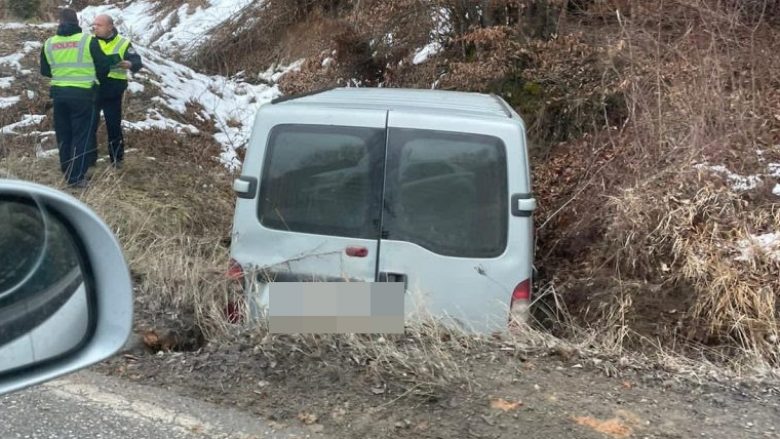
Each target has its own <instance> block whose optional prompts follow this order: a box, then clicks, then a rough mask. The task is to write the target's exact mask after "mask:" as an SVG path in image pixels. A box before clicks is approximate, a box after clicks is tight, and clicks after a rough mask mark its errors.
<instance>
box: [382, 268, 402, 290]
mask: <svg viewBox="0 0 780 439" xmlns="http://www.w3.org/2000/svg"><path fill="white" fill-rule="evenodd" d="M379 282H403V283H404V289H406V287H407V285H408V283H409V278H408V277H407V276H406V275H405V274H403V273H390V272H387V271H380V272H379Z"/></svg>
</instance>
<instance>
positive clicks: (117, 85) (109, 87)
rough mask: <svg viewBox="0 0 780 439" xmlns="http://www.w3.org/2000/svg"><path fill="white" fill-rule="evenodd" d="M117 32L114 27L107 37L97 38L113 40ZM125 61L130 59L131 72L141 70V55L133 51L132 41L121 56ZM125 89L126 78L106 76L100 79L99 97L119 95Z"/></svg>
mask: <svg viewBox="0 0 780 439" xmlns="http://www.w3.org/2000/svg"><path fill="white" fill-rule="evenodd" d="M118 36H119V34H118V33H117V31H116V29H114V32H113V33H112V34H111V36H110V37H108V38H100V37H96V38H99V39H101V40H103V41H106V42H109V41H111V40H113V39H114V38H117V37H118ZM123 59H124V60H125V61H130V64H132V65H131V66H130V71H131V72H133V73H137V72H138V71H139V70H141V67H143V64H142V63H141V56H140V55H138V52H136V51H135V49H134V48H133V43H130V45H129V46H127V51H125V56H124V58H123ZM126 89H127V80H124V79H115V78H106V80H105V81H100V97H101V98H114V97H118V96H121V95H122V93H124V91H125V90H126Z"/></svg>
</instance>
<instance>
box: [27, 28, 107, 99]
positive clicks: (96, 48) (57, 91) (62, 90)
mask: <svg viewBox="0 0 780 439" xmlns="http://www.w3.org/2000/svg"><path fill="white" fill-rule="evenodd" d="M80 32H81V27H79V26H78V25H76V24H69V23H68V24H60V26H59V27H58V28H57V35H60V36H63V37H68V36H71V35H73V34H77V33H80ZM89 53H90V54H91V55H92V60H93V63H94V64H95V73H96V76H97V79H98V81H100V82H101V83H103V82H104V81H105V80H106V79H108V72H109V71H110V70H111V60H110V59H109V58H108V57H107V56H106V55H105V54H104V53H103V49H101V48H100V42H99V41H98V40H97V39H95V38H92V41H91V42H90V44H89ZM41 75H43V76H47V77H49V78H51V65H49V61H48V60H47V59H46V47H45V46H44V47H42V48H41ZM96 88H97V87H95V89H92V90H90V89H85V88H79V87H54V86H52V87H50V88H49V94H50V95H51V97H52V98H63V99H94V98H95V91H96Z"/></svg>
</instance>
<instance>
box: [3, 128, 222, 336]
mask: <svg viewBox="0 0 780 439" xmlns="http://www.w3.org/2000/svg"><path fill="white" fill-rule="evenodd" d="M126 136H127V138H128V142H129V143H132V144H143V145H145V147H144V148H142V149H136V150H132V149H131V150H128V152H127V153H126V165H125V168H124V169H123V170H122V171H121V172H116V171H114V170H112V169H110V168H109V167H107V166H106V163H105V162H103V163H99V164H98V166H97V167H96V168H94V172H93V174H92V177H91V180H90V187H89V188H88V189H86V190H83V191H76V190H72V189H67V188H65V187H64V182H63V181H62V178H61V176H60V175H59V173H58V171H59V169H58V165H57V158H56V156H54V157H51V158H45V159H43V158H41V159H39V158H35V157H34V156H30V155H29V154H25V153H21V152H19V151H30V148H17V149H15V151H16V152H15V153H12V154H10V155H9V156H8V157H6V158H4V159H3V162H2V166H3V169H4V173H5V174H6V175H13V176H15V177H17V178H23V179H27V180H31V181H36V182H39V183H42V184H47V185H50V186H52V187H55V188H58V189H60V190H64V191H66V192H69V193H71V194H72V195H75V196H77V197H78V198H80V199H81V200H82V201H83V202H85V203H86V204H87V205H89V206H90V207H92V208H93V209H94V210H95V211H96V213H98V215H100V217H101V218H103V220H104V221H106V223H107V224H108V225H109V227H110V228H111V229H112V230H113V232H114V233H115V234H116V236H117V238H118V239H119V241H120V243H121V244H122V247H123V250H124V253H125V257H126V259H127V261H128V264H129V266H130V269H131V272H132V275H133V278H134V283H135V291H136V304H137V305H138V306H137V310H138V311H139V313H138V315H137V316H136V317H137V328H138V329H139V330H146V329H157V330H167V331H174V332H175V333H176V336H177V337H179V339H180V341H181V342H182V343H183V344H184V346H179V348H186V347H187V345H189V346H190V347H193V348H194V347H197V346H195V345H196V344H197V343H199V342H202V341H203V338H204V337H206V338H210V337H217V336H219V335H220V334H223V333H225V332H226V330H227V325H228V324H227V322H226V321H225V317H224V314H223V309H224V307H225V305H226V304H227V303H228V301H229V300H230V299H234V298H235V297H234V296H235V294H234V293H235V291H234V288H233V286H232V285H231V284H230V282H229V281H228V279H226V277H225V276H224V273H225V269H226V267H227V261H228V256H227V252H228V250H227V243H228V242H229V236H230V220H231V218H232V217H231V215H230V213H231V212H232V203H233V194H232V192H230V190H229V188H230V185H229V178H230V176H229V175H228V174H227V172H225V170H224V169H221V168H220V167H219V165H218V164H216V162H206V161H203V162H201V164H197V163H191V162H184V161H183V160H184V159H185V158H186V157H188V152H189V151H188V150H187V147H189V148H192V151H199V150H202V149H204V147H207V145H204V144H202V143H199V142H194V141H193V139H187V140H186V141H183V140H184V139H179V138H178V137H177V136H176V135H174V134H172V133H167V132H145V133H138V132H130V133H126ZM139 136H140V137H141V138H143V139H144V142H143V143H141V142H139V141H138V137H139ZM165 145H168V146H169V147H168V148H166V147H165ZM185 145H186V146H185ZM190 158H191V156H190ZM193 342H194V344H193Z"/></svg>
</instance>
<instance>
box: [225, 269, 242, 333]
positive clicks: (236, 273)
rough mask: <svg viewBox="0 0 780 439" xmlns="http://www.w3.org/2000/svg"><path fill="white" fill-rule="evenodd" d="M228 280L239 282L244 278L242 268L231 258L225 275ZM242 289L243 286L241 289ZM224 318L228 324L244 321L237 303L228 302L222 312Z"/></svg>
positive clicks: (233, 301)
mask: <svg viewBox="0 0 780 439" xmlns="http://www.w3.org/2000/svg"><path fill="white" fill-rule="evenodd" d="M225 276H227V278H228V279H231V280H235V281H241V280H243V278H244V268H243V267H242V266H241V264H239V263H238V261H236V260H235V259H233V258H231V259H230V262H229V263H228V269H227V272H226V273H225ZM241 288H242V289H243V286H242V287H241ZM222 312H223V314H224V315H225V318H226V319H227V321H228V322H230V323H240V322H243V321H244V318H245V316H244V313H243V308H242V307H241V306H240V304H239V302H238V301H235V300H228V303H227V304H226V305H225V308H224V309H223V310H222Z"/></svg>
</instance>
